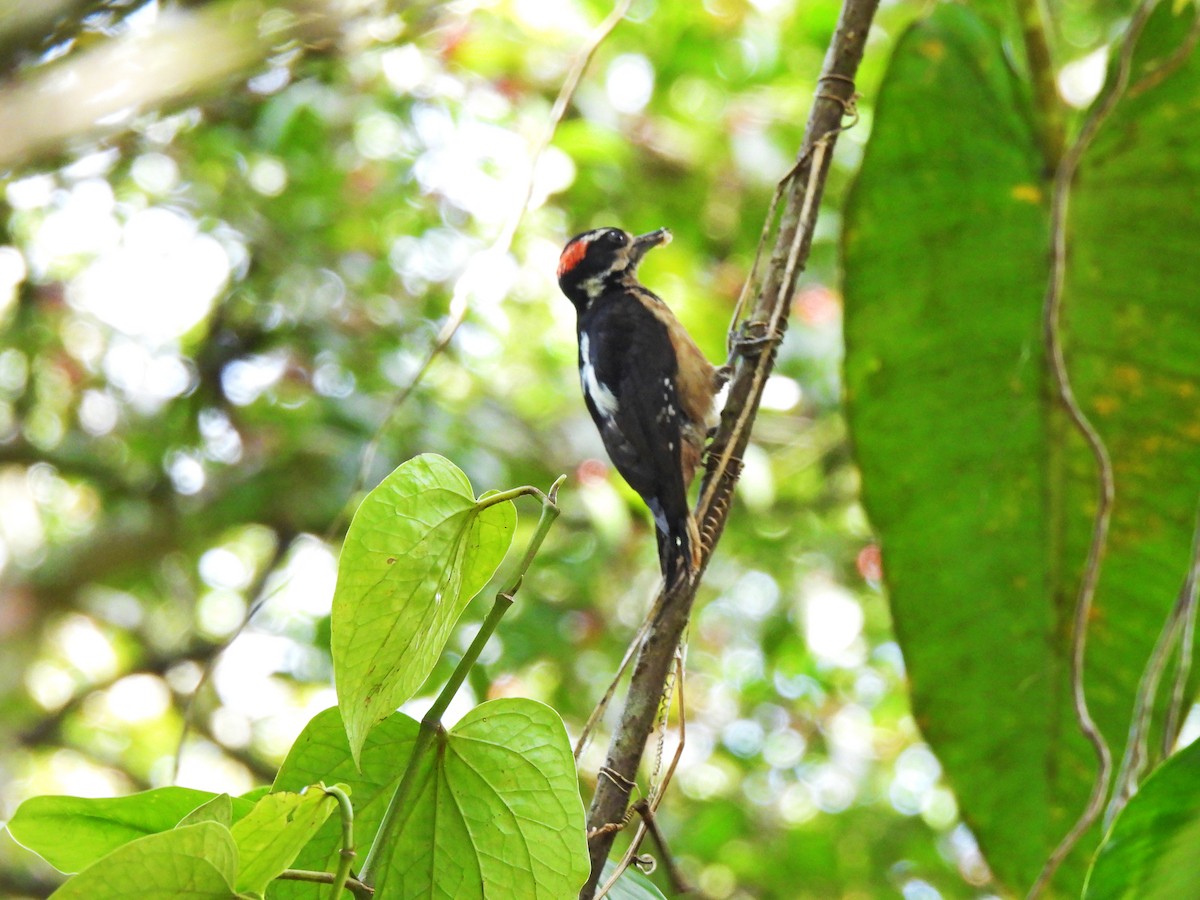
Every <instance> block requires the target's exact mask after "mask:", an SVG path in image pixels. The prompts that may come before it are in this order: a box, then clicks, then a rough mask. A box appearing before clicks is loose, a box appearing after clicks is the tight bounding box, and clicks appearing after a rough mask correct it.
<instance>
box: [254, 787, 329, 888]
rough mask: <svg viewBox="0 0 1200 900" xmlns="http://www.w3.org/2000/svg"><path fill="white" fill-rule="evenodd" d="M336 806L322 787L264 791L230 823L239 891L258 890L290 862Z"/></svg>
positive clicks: (265, 886)
mask: <svg viewBox="0 0 1200 900" xmlns="http://www.w3.org/2000/svg"><path fill="white" fill-rule="evenodd" d="M336 808H337V799H336V798H334V797H333V796H332V795H330V794H327V793H325V790H324V788H323V787H322V786H321V785H319V784H317V785H308V786H307V787H306V789H305V790H304V792H303V793H299V794H296V793H291V792H290V791H280V792H273V793H270V794H267V795H266V796H265V797H263V798H262V799H261V800H259V801H258V803H257V804H255V806H254V809H252V810H251V811H250V812H249V813H248V814H247V815H246V816H245V817H244V818H243V819H242V820H241V821H240V822H238V823H237V824H236V825H234V826H233V839H234V841H235V842H236V843H237V847H238V856H239V858H240V859H241V867H240V868H239V869H238V873H237V889H238V890H239V891H256V892H262V891H265V890H266V888H267V884H268V883H269V882H270V881H271V880H272V879H273V878H275V877H276V876H278V875H279V873H280V872H282V871H283V870H284V869H286V868H288V867H289V866H291V864H292V862H293V861H294V860H295V859H296V856H297V855H298V854H299V853H300V851H301V849H303V847H304V846H305V845H306V844H307V843H308V842H309V841H310V840H311V839H312V837H313V835H315V834H316V833H317V830H318V829H319V828H320V827H321V826H322V825H323V824H324V823H325V820H326V819H328V818H329V814H330V813H332V812H333V811H334V810H335V809H336Z"/></svg>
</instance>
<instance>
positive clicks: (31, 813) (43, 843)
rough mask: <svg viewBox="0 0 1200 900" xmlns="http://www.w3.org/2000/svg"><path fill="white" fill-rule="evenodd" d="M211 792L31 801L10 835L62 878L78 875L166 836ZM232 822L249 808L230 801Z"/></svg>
mask: <svg viewBox="0 0 1200 900" xmlns="http://www.w3.org/2000/svg"><path fill="white" fill-rule="evenodd" d="M216 796H217V795H216V794H213V793H211V792H209V791H196V790H192V789H191V788H182V787H165V788H155V789H154V790H151V791H143V792H141V793H140V794H131V795H129V796H128V797H103V798H89V797H61V796H45V797H31V798H29V799H28V800H26V801H25V802H24V803H22V804H21V805H20V806H19V807H18V808H17V811H16V813H15V814H14V815H13V817H12V819H10V820H9V822H8V830H9V832H11V833H12V836H13V837H14V838H15V839H16V840H17V842H18V843H19V844H22V845H23V846H25V847H28V848H29V849H30V850H32V851H33V852H34V853H37V854H38V855H39V856H41V857H42V858H43V859H44V860H46V862H48V863H50V865H52V866H54V867H55V868H56V869H59V870H60V871H62V872H78V871H81V870H82V869H84V868H86V867H87V866H89V865H91V864H92V863H93V862H95V861H96V860H98V859H100V857H102V856H104V855H105V854H107V853H109V852H110V851H112V850H114V849H116V848H117V847H120V846H121V845H122V844H127V843H129V842H130V841H132V840H135V839H137V838H140V837H144V836H145V835H148V834H156V833H158V832H160V831H169V830H170V829H172V828H174V827H175V826H176V825H177V824H179V823H180V820H181V819H183V818H184V817H185V816H187V815H188V814H189V813H191V812H192V811H193V810H196V809H197V807H199V806H201V805H202V804H207V803H209V802H210V801H212V800H214V799H215V798H216ZM231 805H232V809H233V813H234V816H235V818H236V817H237V816H239V815H244V814H245V813H246V811H248V810H249V809H250V807H251V804H250V803H248V802H246V801H244V800H241V799H237V800H234V801H232V804H231Z"/></svg>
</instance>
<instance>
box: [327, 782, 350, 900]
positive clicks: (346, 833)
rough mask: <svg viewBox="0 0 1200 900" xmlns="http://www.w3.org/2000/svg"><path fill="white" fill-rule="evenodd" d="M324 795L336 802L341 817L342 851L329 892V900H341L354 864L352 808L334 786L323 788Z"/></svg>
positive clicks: (347, 799) (348, 799) (343, 793)
mask: <svg viewBox="0 0 1200 900" xmlns="http://www.w3.org/2000/svg"><path fill="white" fill-rule="evenodd" d="M325 793H326V794H328V795H329V796H331V797H333V798H335V799H336V800H337V802H338V812H339V814H340V815H341V817H342V851H341V853H340V854H339V856H338V868H337V872H336V873H335V875H334V879H333V889H332V890H331V891H330V892H329V900H341V896H342V890H343V889H344V888H345V887H346V881H347V880H348V879H349V878H350V867H351V866H352V865H353V864H354V856H355V853H354V807H353V806H352V805H351V803H350V795H349V794H347V793H346V792H345V791H344V790H342V789H341V788H340V787H338V786H337V785H336V784H335V785H334V786H333V787H327V788H325Z"/></svg>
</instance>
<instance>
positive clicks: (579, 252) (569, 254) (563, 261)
mask: <svg viewBox="0 0 1200 900" xmlns="http://www.w3.org/2000/svg"><path fill="white" fill-rule="evenodd" d="M588 243H589V242H588V241H582V240H581V241H571V243H569V244H567V246H565V247H564V248H563V252H562V256H560V257H559V258H558V277H559V278H560V279H561V278H562V277H563V276H564V275H566V274H567V273H568V272H570V271H571V270H572V269H573V268H575V267H576V266H577V265H579V264H580V263H581V262H583V258H584V257H585V256H587V249H588Z"/></svg>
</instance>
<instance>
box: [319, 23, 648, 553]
mask: <svg viewBox="0 0 1200 900" xmlns="http://www.w3.org/2000/svg"><path fill="white" fill-rule="evenodd" d="M632 2H633V0H617V3H616V5H615V6H614V7H613V9H612V12H610V13H609V14H608V15H607V16H606V17H605V18H604V21H602V22H601V23H600V24H599V25H597V26H596V27H595V28H594V29H593V30H592V33H591V34H590V35H589V36H588V40H587V43H585V44H584V45H583V47H582V48H580V50H579V52H578V53H577V54H576V56H575V59H574V62H573V63H572V64H571V69H570V71H569V72H568V73H567V77H566V79H565V80H564V81H563V84H562V87H561V88H560V89H559V92H558V96H557V97H556V98H555V100H554V105H553V106H552V107H551V108H550V118H549V120H548V121H547V122H546V128H545V130H544V131H543V132H542V135H541V137H540V138H539V140H538V142H537V143H536V144H535V145H534V147H533V151H532V153H531V154H530V156H529V168H528V172H527V173H526V177H525V189H524V191H523V192H522V194H521V202H520V203H519V204H518V205H517V206H516V207H514V209H513V211H512V213H511V214H510V215H509V217H508V219H507V220H506V221H505V223H504V226H503V227H502V228H501V229H500V232H499V233H498V234H497V235H496V238H495V240H493V241H492V243H491V244H490V245H489V246H488V248H487V249H486V250H483V251H481V252H480V253H479V254H477V255H476V256H475V258H474V259H472V260H471V262H470V263H469V264H468V265H467V268H466V270H465V271H464V272H463V273H462V274H461V275H460V276H459V277H458V280H456V281H455V282H454V291H453V293H452V294H451V296H450V306H449V317H448V318H447V319H446V321H445V322H444V323H443V324H442V327H441V329H440V330H439V331H438V334H437V337H436V338H435V339H434V342H433V345H432V346H431V347H430V348H429V352H428V353H426V355H425V358H424V360H423V361H422V362H421V365H420V366H419V367H418V368H417V371H416V372H415V373H414V374H413V376H412V378H410V379H409V381H408V383H407V384H406V385H405V386H404V387H403V388H401V389H400V391H399V392H398V393H397V394H396V395H395V397H394V398H393V399H392V402H391V403H390V404H389V405H388V409H387V412H386V413H385V414H384V417H383V420H382V421H381V422H380V424H379V427H378V428H377V429H376V430H375V434H374V435H373V436H372V438H371V440H370V441H368V442H367V445H366V447H364V448H363V455H362V461H361V463H360V464H359V467H358V477H357V479H356V481H355V486H354V488H353V490H352V491H351V496H354V495H355V494H357V493H358V492H359V491H361V490H362V489H363V486H364V485H365V484H366V483H367V478H368V477H369V476H370V474H371V467H372V466H373V465H374V463H375V456H376V454H377V453H378V452H379V447H380V445H381V444H382V442H383V436H384V435H385V434H387V432H388V431H390V430H391V427H392V423H393V422H394V421H395V419H396V417H397V416H398V415H399V413H400V411H401V409H403V407H404V404H405V403H406V402H407V401H408V398H409V397H410V396H412V393H413V391H415V390H416V389H417V387H418V386H420V384H421V382H422V381H423V380H424V378H425V374H426V373H427V372H428V371H429V368H430V366H432V365H433V363H434V361H435V360H436V359H437V358H438V357H439V356H441V355H442V353H443V352H445V350H446V348H447V347H448V346H449V345H450V341H451V340H453V339H454V335H455V334H457V333H458V329H459V328H460V327H461V326H462V324H463V322H465V321H466V318H467V313H468V312H469V311H470V293H471V291H472V290H473V289H474V287H475V284H476V281H477V276H476V274H475V273H477V272H479V271H480V270H481V268H482V267H483V266H484V265H486V262H487V261H488V260H493V259H500V258H502V257H503V256H505V255H506V254H507V253H508V251H509V249H510V248H511V247H512V242H513V238H514V237H515V236H516V233H517V229H518V228H520V226H521V222H522V221H523V220H524V218H525V213H526V212H527V211H528V209H529V201H530V199H531V198H532V197H533V187H534V181H535V178H536V175H537V166H538V163H539V162H541V159H542V157H543V156H544V155H545V153H546V150H547V149H548V148H549V146H550V142H551V141H553V140H554V135H555V134H556V133H557V132H558V127H559V125H561V124H562V120H563V118H564V117H565V116H566V114H567V109H568V107H569V106H570V105H571V101H572V100H573V99H574V97H575V92H576V91H577V90H578V89H579V82H580V81H581V80H582V78H583V73H584V72H585V71H587V67H588V65H589V64H590V63H591V61H592V57H594V56H595V55H596V51H597V50H599V49H600V45H601V44H603V43H604V41H605V40H606V39H607V38H608V36H609V35H610V34H611V33H612V31H613V29H614V28H616V27H617V25H618V24H619V23H620V22H621V20H622V19H624V18H625V15H626V14H627V13H628V12H629V7H630V5H631V4H632ZM340 524H341V523H340V519H339V520H337V521H335V522H334V523H333V525H332V526H331V530H332V529H336V528H337V527H339V526H340Z"/></svg>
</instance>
